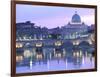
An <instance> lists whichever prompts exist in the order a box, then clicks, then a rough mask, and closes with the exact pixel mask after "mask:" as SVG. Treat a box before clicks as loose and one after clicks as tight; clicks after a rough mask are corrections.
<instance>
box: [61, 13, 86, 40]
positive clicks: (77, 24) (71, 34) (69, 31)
mask: <svg viewBox="0 0 100 77" xmlns="http://www.w3.org/2000/svg"><path fill="white" fill-rule="evenodd" d="M87 31H88V25H86V24H85V23H84V22H82V21H81V17H80V16H79V15H78V14H77V12H75V14H74V15H73V16H72V19H71V21H70V22H68V24H67V25H65V26H63V27H62V31H61V33H62V35H63V38H64V39H76V38H80V37H85V36H86V35H85V33H86V32H87Z"/></svg>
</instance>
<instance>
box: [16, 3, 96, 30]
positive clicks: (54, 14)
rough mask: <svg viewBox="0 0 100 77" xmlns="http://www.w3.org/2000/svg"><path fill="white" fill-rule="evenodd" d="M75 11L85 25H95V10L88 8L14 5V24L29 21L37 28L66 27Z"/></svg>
mask: <svg viewBox="0 0 100 77" xmlns="http://www.w3.org/2000/svg"><path fill="white" fill-rule="evenodd" d="M75 11H77V14H78V15H80V17H81V21H82V22H84V23H85V24H87V25H91V24H94V23H95V21H94V20H95V10H94V9H90V8H73V7H58V6H57V7H54V6H39V5H37V6H36V5H23V4H16V23H19V22H26V21H31V22H32V23H36V25H37V26H41V27H47V28H49V29H50V28H54V27H58V26H59V27H61V26H64V25H67V24H68V22H71V19H72V16H73V15H74V14H75Z"/></svg>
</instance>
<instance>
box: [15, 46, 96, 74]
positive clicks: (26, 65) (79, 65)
mask: <svg viewBox="0 0 100 77" xmlns="http://www.w3.org/2000/svg"><path fill="white" fill-rule="evenodd" d="M16 51H17V55H16V72H17V73H25V72H39V71H41V72H43V71H55V70H76V69H90V68H94V62H95V61H94V56H93V53H90V52H88V51H82V50H81V49H74V50H70V51H67V50H66V48H60V47H52V48H45V47H44V48H43V47H35V48H18V49H16ZM18 52H20V53H18Z"/></svg>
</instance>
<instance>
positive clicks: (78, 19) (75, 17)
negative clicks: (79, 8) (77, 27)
mask: <svg viewBox="0 0 100 77" xmlns="http://www.w3.org/2000/svg"><path fill="white" fill-rule="evenodd" d="M80 22H81V17H80V16H79V15H78V14H77V13H75V14H74V15H73V16H72V23H80Z"/></svg>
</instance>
